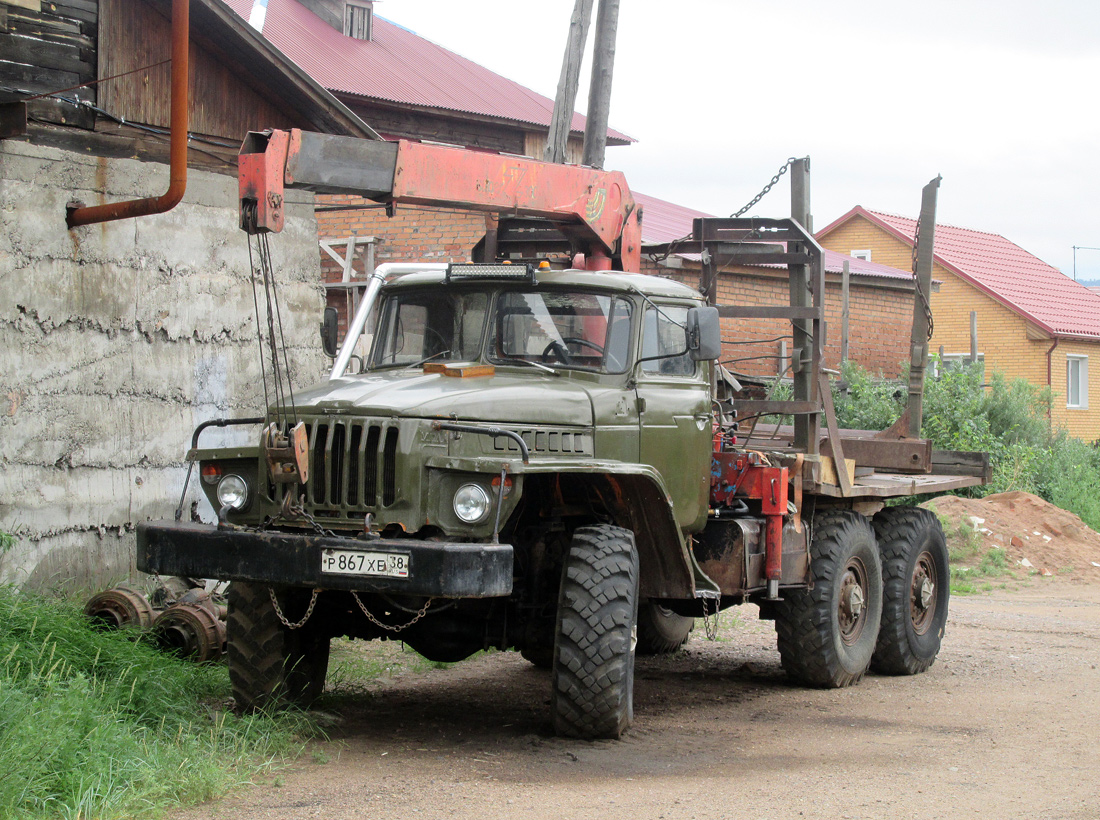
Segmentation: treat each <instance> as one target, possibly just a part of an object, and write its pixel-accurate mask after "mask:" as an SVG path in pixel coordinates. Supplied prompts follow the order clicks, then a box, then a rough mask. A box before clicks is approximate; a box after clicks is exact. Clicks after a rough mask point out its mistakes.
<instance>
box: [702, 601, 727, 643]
mask: <svg viewBox="0 0 1100 820" xmlns="http://www.w3.org/2000/svg"><path fill="white" fill-rule="evenodd" d="M708 600H710V599H709V598H704V599H703V629H704V631H705V632H706V633H707V640H708V641H717V640H718V611H719V608H720V607H721V606H722V603H721V601H722V599H721V598H715V599H714V612H713V613H709V612H707V601H708Z"/></svg>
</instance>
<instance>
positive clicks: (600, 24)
mask: <svg viewBox="0 0 1100 820" xmlns="http://www.w3.org/2000/svg"><path fill="white" fill-rule="evenodd" d="M618 27H619V0H600V9H599V12H598V13H597V14H596V42H595V45H594V47H593V50H592V83H591V85H590V86H589V89H588V115H587V116H588V119H587V121H586V122H585V126H584V159H583V160H582V161H583V162H584V164H585V165H590V166H592V167H593V168H603V160H604V151H605V149H606V148H607V118H608V113H609V111H610V108H611V77H612V74H613V72H614V68H615V35H616V32H617V31H618Z"/></svg>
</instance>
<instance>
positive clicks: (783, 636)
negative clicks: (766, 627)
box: [775, 510, 882, 689]
mask: <svg viewBox="0 0 1100 820" xmlns="http://www.w3.org/2000/svg"><path fill="white" fill-rule="evenodd" d="M810 561H811V563H810V573H811V576H812V578H813V588H812V589H800V590H787V591H784V593H783V594H784V595H785V596H786V600H784V601H782V602H780V603H778V604H776V605H775V616H776V617H775V629H776V634H777V636H778V644H779V655H780V659H781V661H782V663H783V668H784V669H785V670H786V672H787V674H788V675H789V676H790V677H791V678H792V679H794V680H795V681H797V682H798V683H801V684H803V685H806V686H814V687H820V688H829V689H836V688H840V687H844V686H851V685H853V684H855V683H858V682H859V680H860V678H862V677H863V675H864V673H865V672H866V671H867V668H868V666H870V663H871V655H872V653H873V652H874V649H875V642H876V640H877V639H878V633H879V622H880V620H881V617H882V564H881V561H880V558H879V551H878V545H877V544H876V543H875V533H874V530H873V529H872V528H871V524H870V522H869V521H868V520H867V519H866V518H864V517H863V516H862V515H859V514H858V513H854V512H851V511H849V510H833V511H829V512H824V513H822V514H820V515H818V516H816V517H815V518H814V537H813V543H812V544H811V545H810Z"/></svg>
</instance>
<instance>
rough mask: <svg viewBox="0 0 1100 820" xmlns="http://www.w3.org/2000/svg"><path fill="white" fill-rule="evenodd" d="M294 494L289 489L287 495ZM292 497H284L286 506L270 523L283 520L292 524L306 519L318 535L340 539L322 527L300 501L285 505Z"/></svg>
mask: <svg viewBox="0 0 1100 820" xmlns="http://www.w3.org/2000/svg"><path fill="white" fill-rule="evenodd" d="M292 492H294V490H293V489H288V490H287V493H292ZM290 497H291V496H289V495H288V496H285V497H284V505H283V507H282V509H280V511H279V513H278V515H276V516H275V517H274V518H272V519H271V522H270V523H272V524H274V523H276V522H277V521H279V519H282V520H283V521H286V522H287V523H290V522H292V521H294V520H295V519H297V518H304V519H305V520H306V523H307V524H309V525H310V526H311V527H313V531H314V532H315V533H317V535H320V536H323V537H325V538H338V537H339V536H337V535H336V533H335V532H333V531H332V530H327V529H325V528H324V527H322V526H321V525H320V524H319V523H318V522H317V519H316V518H314V517H313V516H312V515H310V514H309V513H308V512H306V508H305V505H303V504H301V503H300V501H292V502H290V503H289V504H287V503H285V499H286V498H290ZM288 510H289V514H287V511H288Z"/></svg>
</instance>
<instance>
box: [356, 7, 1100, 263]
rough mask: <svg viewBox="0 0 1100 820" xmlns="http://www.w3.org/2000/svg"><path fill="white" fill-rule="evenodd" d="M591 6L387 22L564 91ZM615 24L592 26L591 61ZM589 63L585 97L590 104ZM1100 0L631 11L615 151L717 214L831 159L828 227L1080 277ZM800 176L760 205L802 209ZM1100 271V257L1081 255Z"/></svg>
mask: <svg viewBox="0 0 1100 820" xmlns="http://www.w3.org/2000/svg"><path fill="white" fill-rule="evenodd" d="M573 4H574V0H540V1H539V2H532V1H530V0H466V2H460V0H381V2H379V3H378V5H377V6H376V9H377V12H378V13H379V14H380V15H381V16H384V17H386V18H387V19H390V20H393V21H394V22H396V23H399V24H401V25H403V26H406V27H407V28H410V29H412V30H413V31H416V32H417V33H418V34H420V35H422V36H424V37H427V38H428V39H430V40H433V41H435V42H437V43H439V44H440V45H443V46H446V47H447V48H449V49H451V50H453V51H456V52H458V53H459V54H462V55H463V56H465V57H468V58H470V59H472V60H474V61H476V62H478V63H480V64H482V65H484V66H486V67H488V68H491V69H493V70H494V71H496V72H498V73H500V74H503V75H505V76H506V77H509V78H510V79H513V80H516V81H517V82H520V83H522V84H524V85H526V86H528V87H529V88H532V89H534V90H535V91H538V92H540V93H542V94H545V95H547V96H549V97H551V98H553V96H554V92H555V89H556V87H557V80H558V74H559V72H560V70H561V59H562V53H563V50H564V46H565V35H566V32H567V30H568V25H569V16H570V14H571V12H572V9H573ZM594 29H595V26H594V24H593V27H592V29H591V30H590V32H589V51H590V50H591V43H592V39H593V34H594ZM587 85H588V63H587V62H586V65H585V69H584V73H583V75H582V80H581V90H580V92H579V94H578V106H577V107H578V110H581V111H583V110H584V108H585V102H586V99H587ZM1098 85H1100V2H1096V0H1045V2H1041V3H1037V2H1035V0H1027V1H1026V2H1024V0H923V2H922V3H891V2H884V0H834V2H820V0H771V2H760V1H759V0H755V2H748V1H747V0H730V1H729V2H725V1H720V0H679V2H667V1H666V2H657V0H621V4H620V13H619V36H618V43H617V53H616V61H615V78H614V91H613V94H612V99H611V126H612V127H613V128H617V129H619V130H620V131H624V132H626V133H627V134H629V135H630V136H632V137H634V138H635V139H636V140H638V142H637V143H636V144H634V145H631V146H628V147H623V148H612V149H608V158H607V167H608V168H617V169H619V170H622V171H625V172H626V174H627V180H628V181H629V182H630V185H631V187H632V188H633V189H635V190H638V191H642V192H644V193H646V194H650V195H652V196H656V197H660V198H663V199H667V200H671V201H673V202H675V203H677V204H680V205H684V206H687V207H691V208H697V209H699V210H703V211H708V212H711V213H714V214H717V215H727V214H729V213H730V212H732V211H735V210H737V209H739V208H740V207H741V206H742V205H744V204H745V203H746V202H747V201H748V200H749V199H751V198H752V197H753V196H754V195H755V194H756V192H757V191H758V190H759V189H760V188H761V187H763V185H764V184H765V183H766V182H767V181H768V179H770V178H771V176H772V174H773V173H774V172H775V171H776V170H777V169H778V168H779V166H780V165H782V164H783V163H784V162H785V161H786V159H787V157H789V156H804V155H807V154H808V155H810V157H811V170H812V195H813V212H814V223H815V226H816V227H817V228H821V227H824V226H825V225H827V224H828V223H829V222H831V221H832V220H833V219H835V218H836V217H838V216H840V215H841V214H843V213H845V212H846V211H847V210H849V209H850V208H851V207H853V206H854V205H863V206H864V207H866V208H870V209H873V210H881V211H888V212H892V213H898V214H902V215H905V216H910V217H915V216H916V215H917V212H918V211H919V208H920V192H921V187H922V186H923V185H924V184H925V183H926V182H928V180H929V179H931V178H933V177H934V176H936V174H942V175H943V184H942V186H941V188H940V196H939V222H941V223H948V224H952V225H959V226H963V227H967V228H973V229H976V230H983V231H989V232H992V233H999V234H1002V235H1004V236H1006V237H1008V238H1009V239H1011V240H1012V241H1014V242H1016V243H1017V244H1018V245H1021V246H1022V247H1024V248H1026V249H1027V250H1029V251H1031V252H1032V253H1034V254H1035V255H1037V256H1039V257H1040V258H1042V259H1044V260H1045V261H1047V262H1049V263H1050V264H1052V265H1054V266H1055V267H1058V268H1060V269H1061V270H1062V271H1063V272H1064V273H1066V274H1067V275H1070V274H1072V272H1073V251H1072V246H1073V245H1077V246H1091V247H1096V248H1100V87H1098ZM788 209H789V188H788V187H787V184H786V180H784V182H783V183H782V184H781V186H777V188H776V191H775V193H773V194H771V195H770V196H769V197H767V198H766V199H764V200H763V201H761V202H760V203H759V204H758V205H757V206H756V208H754V210H753V213H755V214H757V215H767V216H780V215H783V214H785V213H788V212H789V210H788ZM1077 276H1078V278H1079V279H1100V250H1078V252H1077Z"/></svg>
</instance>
